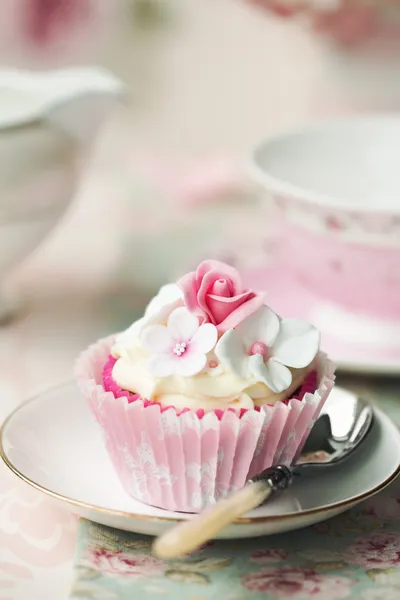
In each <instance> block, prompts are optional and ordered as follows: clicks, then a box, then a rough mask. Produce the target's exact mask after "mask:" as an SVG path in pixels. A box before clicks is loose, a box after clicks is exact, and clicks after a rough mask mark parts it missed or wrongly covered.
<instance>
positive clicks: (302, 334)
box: [272, 319, 320, 369]
mask: <svg viewBox="0 0 400 600" xmlns="http://www.w3.org/2000/svg"><path fill="white" fill-rule="evenodd" d="M319 342H320V333H319V331H318V329H316V328H315V327H313V325H311V324H310V323H307V322H306V321H299V320H298V319H283V320H282V321H281V326H280V330H279V334H278V337H277V339H276V341H275V343H274V345H273V348H272V356H273V358H274V359H275V360H277V361H278V362H280V363H282V364H283V365H286V366H287V367H292V368H295V369H302V368H303V367H307V366H308V365H309V364H310V363H311V362H312V361H313V360H314V358H315V357H316V355H317V353H318V349H319Z"/></svg>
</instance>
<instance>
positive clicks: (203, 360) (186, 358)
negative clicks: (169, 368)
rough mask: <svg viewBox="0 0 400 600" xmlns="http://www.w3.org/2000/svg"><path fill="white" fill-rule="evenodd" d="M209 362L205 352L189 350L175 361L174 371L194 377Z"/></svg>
mask: <svg viewBox="0 0 400 600" xmlns="http://www.w3.org/2000/svg"><path fill="white" fill-rule="evenodd" d="M206 364H207V357H206V355H205V354H200V353H197V352H190V351H189V352H188V353H187V354H186V353H185V354H183V355H182V356H180V357H179V358H177V359H176V360H175V361H174V373H175V374H176V375H180V376H181V377H192V376H193V375H197V373H200V371H202V370H203V369H204V367H205V366H206Z"/></svg>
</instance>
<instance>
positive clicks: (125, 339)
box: [112, 283, 183, 357]
mask: <svg viewBox="0 0 400 600" xmlns="http://www.w3.org/2000/svg"><path fill="white" fill-rule="evenodd" d="M182 304H183V296H182V292H181V290H180V289H179V287H178V286H177V285H176V284H175V283H168V284H167V285H164V286H162V287H161V288H160V291H159V292H158V294H157V296H155V297H154V298H152V300H150V302H149V304H148V305H147V307H146V310H145V312H144V316H143V317H142V318H141V319H138V320H137V321H135V322H134V323H133V324H132V325H131V326H130V327H129V328H128V329H126V330H125V331H123V332H122V333H120V334H119V335H118V336H117V337H116V339H115V344H114V346H113V348H112V354H113V356H115V357H118V356H123V355H124V354H125V351H126V350H128V349H129V348H130V347H134V346H135V345H136V344H137V343H138V338H139V336H140V332H141V331H142V329H143V327H145V326H146V325H149V324H151V323H156V322H158V323H163V322H165V321H166V320H167V319H168V317H169V315H170V314H171V312H172V311H173V310H174V309H175V308H177V307H178V306H182Z"/></svg>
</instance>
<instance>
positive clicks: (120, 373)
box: [113, 341, 310, 411]
mask: <svg viewBox="0 0 400 600" xmlns="http://www.w3.org/2000/svg"><path fill="white" fill-rule="evenodd" d="M119 349H120V346H119V345H118V347H117V346H115V347H114V348H113V353H114V356H116V351H117V350H119ZM116 357H117V356H116ZM208 358H209V364H210V363H213V362H214V360H215V356H214V355H213V353H210V355H209V357H208ZM147 359H148V356H147V353H146V352H145V351H144V349H143V348H141V347H140V344H139V342H138V341H137V343H135V344H132V345H131V346H130V348H129V350H127V351H124V352H123V354H122V355H119V358H118V360H117V362H116V363H115V365H114V368H113V379H114V381H115V382H116V383H117V384H118V385H119V386H120V387H121V388H122V389H124V390H128V391H130V392H132V393H137V394H139V395H140V396H142V398H146V399H148V400H151V401H153V402H159V403H160V404H161V405H162V406H175V407H176V408H179V409H181V408H190V409H193V410H197V409H203V410H205V411H211V410H215V409H218V408H219V409H226V408H236V409H240V408H247V409H252V408H254V407H255V406H261V405H263V404H275V403H276V402H279V401H282V400H284V399H285V398H287V397H288V396H289V395H290V394H292V393H293V392H294V391H295V390H296V389H297V388H298V387H299V385H301V383H302V381H303V380H304V377H305V374H306V372H307V371H309V370H310V369H309V368H308V369H298V370H293V381H292V385H291V386H290V388H288V389H287V390H285V391H284V392H282V393H279V394H275V393H274V392H272V390H270V389H269V388H268V387H267V386H266V385H265V384H263V383H259V382H257V380H256V378H255V377H254V376H249V377H246V378H241V377H238V376H237V375H235V374H234V373H232V372H230V371H227V370H225V369H224V368H223V367H222V366H221V365H217V366H216V367H215V368H207V369H206V370H205V371H204V372H202V373H199V374H198V375H195V376H194V377H178V376H176V375H175V376H171V377H163V378H155V377H152V376H151V375H150V374H149V372H148V371H147V368H146V365H147Z"/></svg>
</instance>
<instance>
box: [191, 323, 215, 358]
mask: <svg viewBox="0 0 400 600" xmlns="http://www.w3.org/2000/svg"><path fill="white" fill-rule="evenodd" d="M217 340H218V330H217V328H216V327H215V325H212V323H205V324H204V325H201V326H200V327H199V329H198V330H197V332H196V333H195V334H194V336H193V338H192V340H191V342H190V348H191V350H194V351H195V352H196V353H200V354H207V352H210V351H211V350H212V349H213V348H214V346H215V344H216V343H217Z"/></svg>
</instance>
